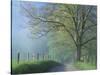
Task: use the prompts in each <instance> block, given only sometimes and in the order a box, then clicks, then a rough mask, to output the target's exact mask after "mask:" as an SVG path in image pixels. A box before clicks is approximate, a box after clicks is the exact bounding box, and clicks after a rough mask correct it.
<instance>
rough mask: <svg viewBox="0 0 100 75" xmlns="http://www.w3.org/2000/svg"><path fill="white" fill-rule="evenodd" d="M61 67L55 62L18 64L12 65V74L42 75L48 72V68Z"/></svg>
mask: <svg viewBox="0 0 100 75" xmlns="http://www.w3.org/2000/svg"><path fill="white" fill-rule="evenodd" d="M57 65H61V64H60V63H57V62H55V61H35V62H33V61H31V62H20V63H19V64H17V63H15V62H13V63H12V74H27V73H44V72H48V71H49V70H50V68H52V67H54V66H57Z"/></svg>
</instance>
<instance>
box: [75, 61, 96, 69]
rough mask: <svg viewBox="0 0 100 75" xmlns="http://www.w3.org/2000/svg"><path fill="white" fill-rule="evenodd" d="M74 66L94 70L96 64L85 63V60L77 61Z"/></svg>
mask: <svg viewBox="0 0 100 75" xmlns="http://www.w3.org/2000/svg"><path fill="white" fill-rule="evenodd" d="M75 67H76V68H78V69H79V70H95V69H96V65H95V64H91V63H85V62H77V63H75Z"/></svg>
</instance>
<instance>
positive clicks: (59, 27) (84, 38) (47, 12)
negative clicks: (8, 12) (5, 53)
mask: <svg viewBox="0 0 100 75" xmlns="http://www.w3.org/2000/svg"><path fill="white" fill-rule="evenodd" d="M11 68H12V72H11V73H12V74H27V73H45V72H67V71H79V70H94V69H96V68H97V7H96V6H92V5H78V4H61V3H46V2H31V1H30V2H28V1H13V2H12V66H11Z"/></svg>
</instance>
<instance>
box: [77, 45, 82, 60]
mask: <svg viewBox="0 0 100 75" xmlns="http://www.w3.org/2000/svg"><path fill="white" fill-rule="evenodd" d="M77 61H81V46H78V47H77Z"/></svg>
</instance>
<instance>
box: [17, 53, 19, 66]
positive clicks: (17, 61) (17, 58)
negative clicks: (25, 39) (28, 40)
mask: <svg viewBox="0 0 100 75" xmlns="http://www.w3.org/2000/svg"><path fill="white" fill-rule="evenodd" d="M19 61H20V52H18V55H17V63H18V64H19Z"/></svg>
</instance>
